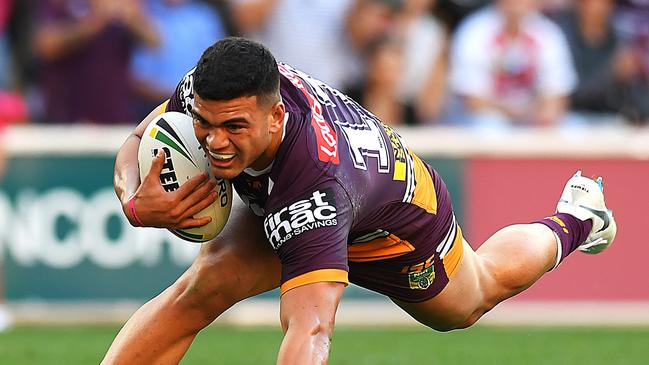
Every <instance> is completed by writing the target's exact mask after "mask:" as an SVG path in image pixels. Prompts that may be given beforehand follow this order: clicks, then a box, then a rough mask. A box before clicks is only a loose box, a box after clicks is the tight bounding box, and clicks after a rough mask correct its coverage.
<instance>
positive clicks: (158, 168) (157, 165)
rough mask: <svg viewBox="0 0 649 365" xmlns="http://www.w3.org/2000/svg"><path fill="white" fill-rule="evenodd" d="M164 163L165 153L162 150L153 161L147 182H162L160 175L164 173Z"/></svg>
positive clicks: (146, 178)
mask: <svg viewBox="0 0 649 365" xmlns="http://www.w3.org/2000/svg"><path fill="white" fill-rule="evenodd" d="M164 162H165V153H164V151H163V150H162V149H160V150H159V151H158V153H157V154H156V155H155V157H154V158H153V161H151V170H149V173H148V174H147V175H146V177H145V180H151V179H153V180H155V181H160V174H161V173H162V168H163V166H164Z"/></svg>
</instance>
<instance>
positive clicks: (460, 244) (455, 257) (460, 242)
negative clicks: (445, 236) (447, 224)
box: [442, 225, 464, 279]
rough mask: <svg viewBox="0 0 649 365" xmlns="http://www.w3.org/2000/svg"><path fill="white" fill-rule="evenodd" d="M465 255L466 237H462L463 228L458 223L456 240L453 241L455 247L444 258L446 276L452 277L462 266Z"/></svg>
mask: <svg viewBox="0 0 649 365" xmlns="http://www.w3.org/2000/svg"><path fill="white" fill-rule="evenodd" d="M463 255H464V239H463V238H462V229H461V228H460V225H457V230H456V233H455V240H454V241H453V247H452V248H451V250H450V251H449V252H448V253H447V254H446V256H444V257H443V258H442V262H443V263H444V271H446V276H448V278H449V279H450V278H451V277H453V275H455V273H456V272H457V269H458V267H460V262H462V256H463Z"/></svg>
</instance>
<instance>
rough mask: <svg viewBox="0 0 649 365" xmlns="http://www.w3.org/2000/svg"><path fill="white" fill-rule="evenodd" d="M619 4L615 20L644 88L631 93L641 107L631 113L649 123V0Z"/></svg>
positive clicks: (631, 117)
mask: <svg viewBox="0 0 649 365" xmlns="http://www.w3.org/2000/svg"><path fill="white" fill-rule="evenodd" d="M616 4H617V11H616V16H615V22H614V24H615V27H616V29H617V31H618V33H619V34H620V37H621V41H622V42H623V44H624V45H625V46H626V47H628V49H629V50H630V51H629V54H630V60H631V62H633V64H634V65H635V66H636V67H637V68H638V72H637V73H636V76H637V77H638V81H639V82H642V89H643V91H641V92H634V93H631V94H629V95H628V97H629V98H630V99H632V104H633V105H635V106H637V108H638V109H637V110H636V111H634V112H631V113H630V115H628V116H629V117H630V119H631V120H632V121H633V122H635V123H637V124H645V125H649V105H648V104H649V92H647V89H648V88H649V2H647V1H646V0H620V1H617V2H616Z"/></svg>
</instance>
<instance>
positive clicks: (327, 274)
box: [279, 269, 349, 295]
mask: <svg viewBox="0 0 649 365" xmlns="http://www.w3.org/2000/svg"><path fill="white" fill-rule="evenodd" d="M326 281H331V282H336V283H343V284H345V285H347V284H349V279H348V275H347V271H345V270H340V269H321V270H314V271H310V272H308V273H305V274H302V275H299V276H296V277H294V278H293V279H290V280H287V281H286V282H285V283H284V284H282V286H281V287H280V289H279V290H280V295H282V294H284V293H286V292H287V291H289V290H291V289H295V288H297V287H298V286H302V285H307V284H313V283H320V282H326Z"/></svg>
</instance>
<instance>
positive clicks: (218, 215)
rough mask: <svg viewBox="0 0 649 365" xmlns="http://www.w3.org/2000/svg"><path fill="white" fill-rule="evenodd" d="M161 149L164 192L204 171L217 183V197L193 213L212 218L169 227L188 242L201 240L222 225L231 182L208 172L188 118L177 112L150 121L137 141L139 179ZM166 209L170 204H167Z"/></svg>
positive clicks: (216, 231)
mask: <svg viewBox="0 0 649 365" xmlns="http://www.w3.org/2000/svg"><path fill="white" fill-rule="evenodd" d="M160 150H163V151H164V152H165V162H164V165H163V168H162V172H161V173H160V183H161V184H162V187H163V188H164V189H165V191H167V192H171V191H174V190H176V189H178V188H179V187H180V186H181V185H182V184H184V183H185V182H187V180H189V179H191V178H192V177H193V176H196V175H198V174H200V173H202V172H204V171H207V172H208V173H209V174H210V176H211V177H212V178H213V179H216V181H217V185H216V188H215V189H214V190H215V191H217V192H218V194H219V195H218V198H217V199H216V201H215V202H214V203H212V204H211V205H210V206H209V207H207V208H205V209H203V210H201V211H200V212H199V213H197V214H196V215H194V217H204V216H210V217H211V218H212V221H211V222H210V223H208V224H206V225H204V226H201V227H195V228H188V229H170V231H171V232H172V233H173V234H175V235H176V236H178V237H180V238H182V239H184V240H186V241H190V242H205V241H209V240H211V239H212V238H214V237H216V235H217V234H219V232H221V230H222V229H223V226H225V223H226V222H227V220H228V217H229V215H230V208H231V207H232V184H231V183H230V181H228V180H225V179H218V178H215V177H214V176H213V175H212V169H210V166H209V161H208V159H207V155H206V154H205V152H204V151H203V148H202V147H201V145H200V143H198V140H197V139H196V135H195V134H194V127H193V125H192V118H191V117H190V116H188V115H186V114H183V113H178V112H167V113H163V114H161V115H159V116H157V117H156V118H155V119H153V120H152V121H151V123H150V124H149V125H148V127H147V128H146V130H145V131H144V135H143V136H142V139H141V141H140V147H139V150H138V161H139V164H140V180H144V177H145V176H146V175H147V174H148V173H149V170H151V164H152V162H153V158H154V157H155V155H156V154H157V153H158V151H160ZM169 208H170V209H171V208H172V207H169Z"/></svg>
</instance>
